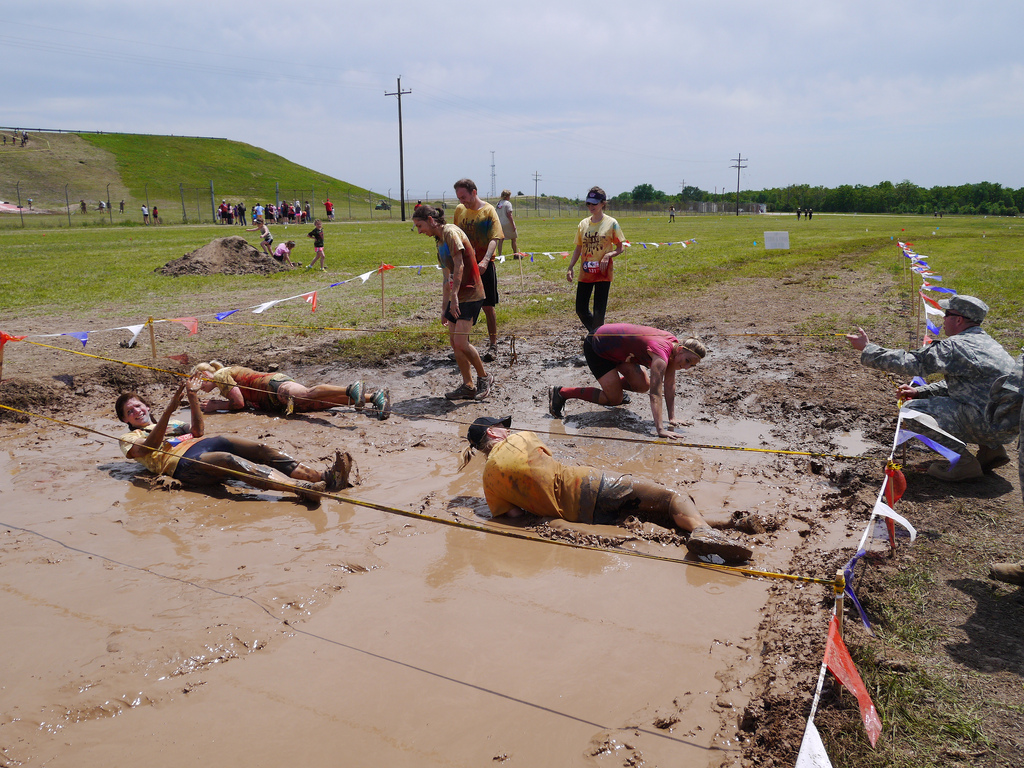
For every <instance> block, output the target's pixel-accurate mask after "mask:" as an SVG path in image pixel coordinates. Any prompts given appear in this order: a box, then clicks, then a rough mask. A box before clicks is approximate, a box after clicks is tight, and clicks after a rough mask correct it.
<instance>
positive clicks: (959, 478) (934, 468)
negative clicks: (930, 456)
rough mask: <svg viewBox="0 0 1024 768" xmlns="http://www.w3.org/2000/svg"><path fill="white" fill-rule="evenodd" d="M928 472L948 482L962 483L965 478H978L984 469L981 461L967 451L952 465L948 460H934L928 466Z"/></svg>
mask: <svg viewBox="0 0 1024 768" xmlns="http://www.w3.org/2000/svg"><path fill="white" fill-rule="evenodd" d="M928 474H929V475H931V476H932V477H934V478H936V479H938V480H942V481H944V482H947V483H962V482H963V481H964V480H976V479H978V478H979V477H981V476H982V475H983V474H984V471H983V470H982V468H981V462H980V461H978V460H977V459H976V458H974V457H973V456H972V455H971V454H969V453H965V454H963V455H962V456H961V457H960V460H959V461H958V462H957V463H956V464H954V465H953V466H952V467H951V466H950V465H949V462H948V461H933V462H932V463H931V464H930V465H929V466H928Z"/></svg>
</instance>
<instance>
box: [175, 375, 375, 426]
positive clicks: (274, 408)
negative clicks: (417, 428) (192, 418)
mask: <svg viewBox="0 0 1024 768" xmlns="http://www.w3.org/2000/svg"><path fill="white" fill-rule="evenodd" d="M192 374H193V375H199V376H200V377H202V379H203V383H202V386H201V387H200V389H202V391H203V392H212V391H213V390H214V388H217V389H218V390H220V394H221V395H222V396H223V397H224V398H226V399H223V400H222V399H213V400H207V401H205V402H204V403H203V405H202V408H203V411H205V412H206V413H212V412H213V411H240V410H242V409H244V408H245V407H247V406H248V407H249V408H252V409H253V410H256V411H267V412H271V413H282V412H283V413H285V414H292V413H295V412H298V413H308V412H310V411H326V410H328V409H329V408H334V407H335V406H338V405H351V406H352V407H354V408H355V409H356V410H357V411H361V410H362V409H363V408H364V407H365V406H367V405H369V406H370V407H371V408H373V410H375V411H376V413H377V418H378V419H380V420H381V421H383V420H384V419H386V418H387V417H388V416H390V415H391V391H390V390H389V389H388V388H387V387H377V388H376V389H374V390H373V391H371V392H366V391H365V385H364V384H363V382H361V381H354V382H352V383H351V384H349V385H348V386H347V387H339V386H336V385H334V384H317V385H315V386H312V387H305V386H303V385H302V384H299V383H298V382H297V381H295V380H294V379H292V377H291V376H288V375H286V374H283V373H264V372H262V371H254V370H252V369H251V368H245V367H243V366H241V365H224V363H222V362H220V361H219V360H211V361H210V362H208V363H199V364H198V365H197V366H195V367H194V368H193V369H192Z"/></svg>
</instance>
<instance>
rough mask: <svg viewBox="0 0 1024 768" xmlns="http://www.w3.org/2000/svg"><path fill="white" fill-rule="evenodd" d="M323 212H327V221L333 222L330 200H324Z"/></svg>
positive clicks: (332, 205) (332, 207)
mask: <svg viewBox="0 0 1024 768" xmlns="http://www.w3.org/2000/svg"><path fill="white" fill-rule="evenodd" d="M324 210H325V211H327V220H328V221H334V203H332V202H331V200H330V198H328V199H326V200H324Z"/></svg>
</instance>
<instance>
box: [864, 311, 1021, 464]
mask: <svg viewBox="0 0 1024 768" xmlns="http://www.w3.org/2000/svg"><path fill="white" fill-rule="evenodd" d="M939 305H940V306H941V307H942V308H943V309H944V310H946V314H945V317H944V319H943V322H942V329H943V331H944V333H945V334H946V338H945V339H942V340H941V341H934V342H932V343H931V344H926V345H925V346H923V347H921V348H920V349H918V350H915V351H913V352H904V351H903V350H900V349H884V348H883V347H880V346H878V345H877V344H872V343H871V342H870V341H869V340H868V335H867V334H866V333H865V332H864V329H862V328H858V329H857V332H856V333H851V334H849V335H847V337H846V338H847V339H849V341H850V343H851V344H852V345H853V347H854V349H858V350H861V356H860V361H861V363H862V364H863V365H866V366H868V367H869V368H877V369H879V370H882V371H889V372H890V373H899V374H903V375H905V376H921V377H925V376H929V375H931V374H935V373H941V374H944V376H945V378H944V379H943V380H942V381H936V382H935V383H933V384H925V385H923V386H919V387H915V386H913V385H910V384H903V385H901V386H900V388H899V390H898V391H899V395H900V397H901V398H903V399H904V400H909V401H910V402H908V403H907V404H906V405H904V406H903V407H904V409H905V410H907V411H916V412H917V413H924V414H927V415H928V416H931V417H932V418H934V419H935V422H936V423H937V425H938V426H939V428H940V429H942V430H944V431H946V432H948V433H950V434H951V435H953V436H954V437H956V438H958V439H959V440H962V441H963V442H964V443H975V444H977V445H978V455H977V456H973V455H971V453H970V451H968V450H967V449H966V448H964V447H962V446H961V447H960V448H959V449H958V450H959V451H960V452H961V453H960V459H959V460H958V461H956V462H955V463H954V464H952V465H951V464H950V462H948V461H936V462H934V463H932V464H931V465H930V466H929V467H928V474H929V475H931V476H932V477H935V478H938V479H939V480H945V481H947V482H959V481H961V480H973V479H975V478H978V477H981V475H982V473H983V472H984V471H985V470H988V469H994V468H996V467H1001V466H1003V465H1004V464H1007V463H1008V462H1009V461H1010V458H1009V456H1007V455H1006V449H1005V448H1003V443H1008V442H1010V441H1011V440H1013V439H1014V438H1015V437H1016V436H1017V429H1016V425H1015V426H1014V429H1013V430H1012V431H1011V430H1006V429H1003V430H1000V429H997V428H996V427H995V426H994V425H993V424H992V423H991V422H990V421H989V420H988V419H987V418H986V417H985V408H986V406H987V404H988V401H989V392H990V390H991V389H992V385H993V384H994V383H995V381H996V379H998V378H999V377H1000V376H1005V375H1006V374H1008V373H1010V372H1011V371H1013V368H1014V362H1013V358H1012V357H1010V355H1009V354H1007V352H1006V350H1005V349H1003V347H1002V346H1001V345H1000V344H999V342H997V341H996V340H995V339H993V338H992V337H991V336H989V335H988V334H987V333H985V331H983V330H982V329H981V327H980V326H981V322H982V321H983V320H984V319H985V315H986V314H987V313H988V305H987V304H985V302H983V301H982V300H981V299H976V298H975V297H973V296H954V297H953V298H951V299H943V300H942V301H941V302H939Z"/></svg>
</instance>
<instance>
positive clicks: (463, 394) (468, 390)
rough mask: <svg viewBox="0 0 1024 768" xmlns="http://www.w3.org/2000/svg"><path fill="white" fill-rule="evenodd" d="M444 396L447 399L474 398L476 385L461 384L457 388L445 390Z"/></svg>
mask: <svg viewBox="0 0 1024 768" xmlns="http://www.w3.org/2000/svg"><path fill="white" fill-rule="evenodd" d="M444 396H445V398H446V399H448V400H475V399H476V387H474V386H472V385H470V384H463V385H461V386H460V387H459V388H458V389H453V390H452V391H451V392H446V393H445V395H444Z"/></svg>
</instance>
